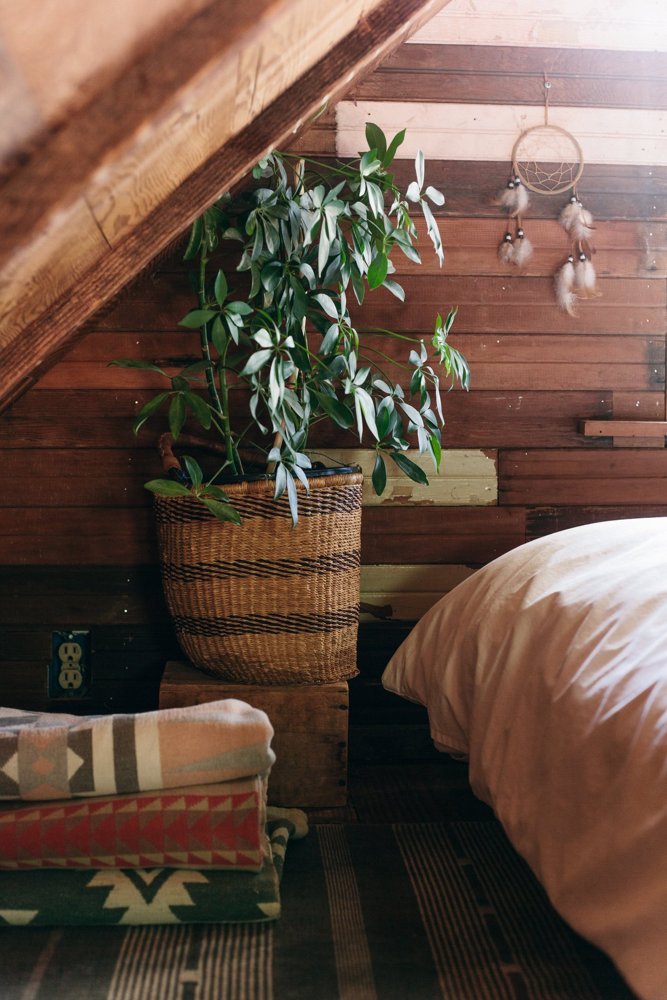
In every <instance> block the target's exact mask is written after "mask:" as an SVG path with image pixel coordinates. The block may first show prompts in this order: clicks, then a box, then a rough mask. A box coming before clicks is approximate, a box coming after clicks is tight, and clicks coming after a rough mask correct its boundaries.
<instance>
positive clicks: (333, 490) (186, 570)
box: [155, 469, 363, 684]
mask: <svg viewBox="0 0 667 1000" xmlns="http://www.w3.org/2000/svg"><path fill="white" fill-rule="evenodd" d="M362 480H363V476H362V474H361V471H360V470H356V469H348V470H330V469H326V470H318V471H317V472H314V471H313V472H312V473H311V475H309V481H310V492H309V493H306V492H305V490H303V488H301V489H300V497H299V520H298V523H297V524H296V525H295V526H293V524H292V519H291V515H290V510H289V504H288V502H287V498H286V497H282V498H281V499H280V500H278V501H276V500H274V499H273V492H274V483H273V482H272V481H271V479H269V478H267V477H263V478H261V479H258V480H256V481H252V480H250V481H249V480H241V481H239V482H231V483H227V482H226V483H224V484H221V485H223V488H224V490H225V492H226V493H227V495H228V496H229V499H230V502H231V503H233V504H234V506H235V507H236V508H237V510H238V511H239V513H240V515H241V517H242V525H241V527H238V526H236V525H234V524H229V523H224V522H222V521H219V520H217V519H216V518H215V517H213V515H212V514H210V513H209V512H208V511H207V510H206V508H205V507H204V506H203V505H202V504H201V503H199V502H198V501H197V500H195V499H191V498H190V497H180V496H177V497H167V496H159V495H157V496H156V497H155V506H156V514H157V528H158V541H159V548H160V561H161V568H162V579H163V586H164V592H165V598H166V601H167V606H168V608H169V611H170V614H171V616H172V619H173V623H174V627H175V630H176V635H177V638H178V641H179V643H180V645H181V647H182V649H183V651H184V653H185V654H186V655H187V657H188V658H189V660H190V661H191V662H192V663H193V664H194V665H195V666H197V667H199V668H200V669H201V670H204V671H206V673H209V674H212V675H214V676H217V677H221V678H224V679H226V680H230V681H237V682H242V683H249V684H324V683H329V682H331V681H338V680H345V679H347V678H349V677H353V676H354V675H355V674H356V673H357V667H356V648H357V628H358V617H359V586H360V547H361V542H360V539H361V490H362Z"/></svg>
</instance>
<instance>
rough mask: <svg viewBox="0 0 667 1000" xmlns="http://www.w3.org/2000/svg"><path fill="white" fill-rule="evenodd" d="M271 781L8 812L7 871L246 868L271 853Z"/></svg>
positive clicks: (0, 815) (1, 855) (3, 832)
mask: <svg viewBox="0 0 667 1000" xmlns="http://www.w3.org/2000/svg"><path fill="white" fill-rule="evenodd" d="M266 784H267V782H266V778H265V777H261V776H259V775H255V776H254V777H252V778H237V779H236V780H235V781H223V782H217V783H215V784H210V785H199V786H197V787H190V788H182V789H173V790H170V791H156V792H135V793H133V794H131V795H102V796H97V797H95V798H86V799H65V800H63V801H59V802H54V801H53V800H51V801H48V802H35V803H30V804H26V803H24V802H14V803H12V804H11V805H7V806H6V807H5V808H2V807H0V869H11V868H152V867H155V866H163V867H167V868H209V867H213V868H228V869H231V868H238V869H245V870H247V871H259V869H260V868H261V867H262V864H263V862H264V859H265V857H266V855H267V854H268V842H267V839H266V834H265V832H264V827H265V823H266Z"/></svg>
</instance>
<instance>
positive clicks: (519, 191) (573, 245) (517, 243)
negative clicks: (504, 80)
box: [496, 77, 599, 316]
mask: <svg viewBox="0 0 667 1000" xmlns="http://www.w3.org/2000/svg"><path fill="white" fill-rule="evenodd" d="M550 89H551V84H550V83H549V81H548V80H547V79H546V77H545V81H544V93H545V99H544V124H543V125H535V126H533V127H532V128H528V129H525V130H524V131H523V132H521V134H520V135H519V137H518V139H517V140H516V142H515V143H514V148H513V150H512V171H511V175H510V178H509V180H508V182H507V186H506V187H505V189H504V190H503V191H502V192H501V193H500V194H499V195H498V198H497V199H496V204H498V205H500V206H501V207H502V208H504V209H505V210H506V211H507V229H506V232H505V235H504V237H503V239H502V241H501V243H500V245H499V247H498V257H499V259H500V260H501V261H502V263H504V264H508V265H509V266H512V267H516V268H517V269H521V268H522V267H524V266H525V265H526V264H527V263H528V261H529V260H530V258H531V256H532V253H533V246H532V243H531V242H530V240H529V239H528V237H527V236H526V233H525V231H524V227H523V216H524V215H525V212H526V210H527V208H528V206H529V203H530V193H529V192H531V191H534V192H535V193H536V194H542V195H548V196H556V195H564V194H565V193H566V192H568V191H570V192H571V194H570V197H569V200H568V202H567V203H566V205H565V206H564V208H563V209H562V211H561V212H560V215H559V218H558V221H559V222H560V224H561V226H562V227H563V229H564V230H565V232H566V233H567V235H568V237H569V239H570V249H569V253H568V254H567V257H566V258H565V260H564V261H563V262H562V263H561V264H560V265H559V267H558V270H557V271H556V274H555V277H554V291H555V294H556V301H557V302H558V305H559V307H560V308H561V309H563V310H564V311H565V312H567V313H569V315H570V316H574V315H575V306H576V303H577V299H579V298H591V297H593V296H596V295H598V294H599V292H598V291H597V289H596V276H595V268H594V266H593V254H594V253H595V248H594V246H593V244H592V242H591V237H592V234H593V229H594V226H593V217H592V215H591V213H590V212H589V211H588V209H586V208H584V206H583V204H582V203H581V201H580V200H579V196H578V195H577V183H578V181H579V180H580V178H581V175H582V174H583V172H584V157H583V153H582V151H581V146H580V145H579V143H578V142H577V140H576V139H575V138H574V136H573V135H571V134H570V132H568V131H566V129H564V128H561V127H560V126H559V125H551V124H550V123H549V91H550Z"/></svg>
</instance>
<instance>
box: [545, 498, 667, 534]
mask: <svg viewBox="0 0 667 1000" xmlns="http://www.w3.org/2000/svg"><path fill="white" fill-rule="evenodd" d="M634 517H667V500H665V502H664V503H657V504H656V503H634V504H631V503H629V504H625V503H621V504H618V503H617V504H609V505H608V506H607V505H594V506H581V507H577V506H570V505H563V506H559V507H552V506H548V507H532V508H529V509H528V510H527V512H526V535H527V538H528V540H531V539H533V538H543V537H544V536H545V535H551V534H553V532H554V531H566V530H567V529H568V528H577V527H579V525H583V524H597V523H599V522H600V521H616V520H625V519H626V518H634Z"/></svg>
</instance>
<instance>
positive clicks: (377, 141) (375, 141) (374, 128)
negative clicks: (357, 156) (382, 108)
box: [366, 122, 387, 162]
mask: <svg viewBox="0 0 667 1000" xmlns="http://www.w3.org/2000/svg"><path fill="white" fill-rule="evenodd" d="M366 142H367V143H368V148H369V149H374V150H375V151H376V152H377V155H378V159H380V160H382V162H384V156H385V153H386V152H387V139H386V136H385V134H384V132H383V131H382V129H381V128H380V127H379V126H378V125H375V123H374V122H367V123H366Z"/></svg>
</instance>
